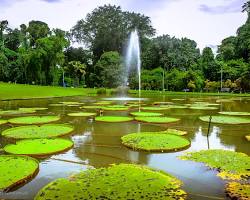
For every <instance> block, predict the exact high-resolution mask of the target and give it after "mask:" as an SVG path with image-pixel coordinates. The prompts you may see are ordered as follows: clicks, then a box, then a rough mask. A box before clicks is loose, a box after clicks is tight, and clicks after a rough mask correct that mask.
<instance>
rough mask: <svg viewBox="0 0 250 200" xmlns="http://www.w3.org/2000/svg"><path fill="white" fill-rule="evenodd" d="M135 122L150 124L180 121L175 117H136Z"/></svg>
mask: <svg viewBox="0 0 250 200" xmlns="http://www.w3.org/2000/svg"><path fill="white" fill-rule="evenodd" d="M135 120H137V121H142V122H148V123H163V124H165V123H173V122H177V121H179V120H180V119H177V118H173V117H135Z"/></svg>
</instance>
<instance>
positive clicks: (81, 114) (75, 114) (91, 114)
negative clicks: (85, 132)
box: [68, 112, 96, 117]
mask: <svg viewBox="0 0 250 200" xmlns="http://www.w3.org/2000/svg"><path fill="white" fill-rule="evenodd" d="M95 115H96V113H90V112H76V113H68V116H71V117H91V116H95Z"/></svg>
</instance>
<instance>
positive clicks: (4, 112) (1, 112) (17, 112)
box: [0, 109, 36, 115]
mask: <svg viewBox="0 0 250 200" xmlns="http://www.w3.org/2000/svg"><path fill="white" fill-rule="evenodd" d="M35 112H36V111H35V110H20V109H18V110H0V115H21V114H30V113H35Z"/></svg>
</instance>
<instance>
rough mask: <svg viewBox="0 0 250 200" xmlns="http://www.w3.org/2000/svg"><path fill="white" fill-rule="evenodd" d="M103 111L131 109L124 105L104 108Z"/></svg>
mask: <svg viewBox="0 0 250 200" xmlns="http://www.w3.org/2000/svg"><path fill="white" fill-rule="evenodd" d="M102 109H103V110H107V111H126V110H128V109H129V107H128V106H124V105H112V106H103V107H102Z"/></svg>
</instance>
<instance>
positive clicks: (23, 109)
mask: <svg viewBox="0 0 250 200" xmlns="http://www.w3.org/2000/svg"><path fill="white" fill-rule="evenodd" d="M18 110H21V111H38V110H48V108H42V107H33V108H19V109H18Z"/></svg>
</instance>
